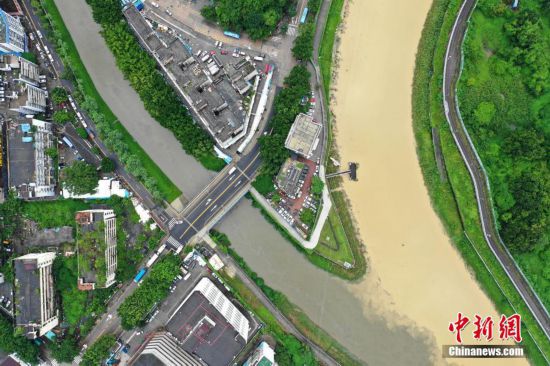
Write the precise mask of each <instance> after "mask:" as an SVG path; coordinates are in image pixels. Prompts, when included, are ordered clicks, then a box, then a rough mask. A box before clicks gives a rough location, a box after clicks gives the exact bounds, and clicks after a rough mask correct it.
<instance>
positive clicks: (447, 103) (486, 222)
mask: <svg viewBox="0 0 550 366" xmlns="http://www.w3.org/2000/svg"><path fill="white" fill-rule="evenodd" d="M476 2H477V0H465V1H464V3H463V5H462V8H461V9H460V12H459V14H458V17H457V19H456V22H455V25H454V27H453V30H452V32H451V35H450V38H449V43H448V45H447V54H446V56H445V69H444V75H443V103H444V107H445V116H446V118H447V122H448V123H449V125H450V127H451V132H452V135H453V138H454V140H455V142H456V144H457V146H458V149H459V150H460V153H461V155H462V158H463V160H464V163H465V164H466V166H467V168H468V171H469V172H470V176H471V178H472V181H473V183H474V188H475V194H476V199H477V205H478V210H479V214H480V217H481V226H482V229H483V235H484V236H485V240H486V241H487V243H488V244H489V247H490V248H491V250H492V251H493V253H494V255H495V257H496V258H497V259H498V261H499V262H500V264H501V266H502V268H503V269H504V271H505V272H506V274H507V275H508V277H509V278H510V280H511V281H512V283H513V284H514V286H515V287H516V289H517V291H518V292H519V293H520V295H521V297H522V298H523V300H524V301H525V303H526V304H527V306H528V307H529V309H530V310H531V312H532V314H533V316H534V317H535V319H536V320H537V321H538V323H539V324H540V326H541V327H542V329H543V330H544V333H545V334H546V336H547V337H548V338H550V316H549V314H548V311H547V310H546V308H545V307H544V305H543V304H542V302H541V301H540V299H539V298H538V297H537V295H536V293H535V292H534V291H533V289H532V288H531V286H530V285H529V283H528V282H527V279H526V278H525V277H524V275H523V273H522V272H521V270H520V269H519V268H518V266H517V265H516V262H515V261H514V259H513V258H512V256H511V255H510V253H509V252H508V250H507V249H506V247H505V246H504V243H503V242H502V240H501V239H500V236H499V234H498V231H497V228H496V224H495V218H494V216H493V209H492V204H491V196H490V191H489V183H488V178H487V175H486V174H485V171H484V170H483V167H482V164H481V160H480V159H479V156H478V155H477V152H476V150H475V148H474V145H473V143H472V141H471V139H470V137H469V135H468V131H467V130H466V127H465V126H464V124H463V123H462V119H461V116H460V110H459V107H458V103H457V98H456V83H457V80H458V79H459V76H460V72H461V66H462V43H463V40H464V35H465V33H466V30H467V29H468V21H469V18H470V15H471V13H472V11H473V10H474V8H475V6H476Z"/></svg>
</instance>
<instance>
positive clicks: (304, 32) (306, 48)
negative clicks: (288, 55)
mask: <svg viewBox="0 0 550 366" xmlns="http://www.w3.org/2000/svg"><path fill="white" fill-rule="evenodd" d="M314 36H315V23H309V22H308V23H305V24H302V25H301V26H300V33H299V34H298V37H296V39H295V40H294V47H292V55H293V56H294V58H295V59H297V60H301V61H307V60H309V59H310V58H311V56H312V55H313V38H314Z"/></svg>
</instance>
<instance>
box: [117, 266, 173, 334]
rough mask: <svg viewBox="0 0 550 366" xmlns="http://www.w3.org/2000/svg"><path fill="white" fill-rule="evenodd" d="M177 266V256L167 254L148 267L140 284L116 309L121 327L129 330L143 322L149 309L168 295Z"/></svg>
mask: <svg viewBox="0 0 550 366" xmlns="http://www.w3.org/2000/svg"><path fill="white" fill-rule="evenodd" d="M179 266H180V260H179V257H177V256H175V255H168V256H165V257H164V258H162V259H161V260H160V261H159V262H158V263H157V264H155V265H154V266H153V268H151V269H150V271H149V274H148V275H147V276H146V277H145V279H143V280H142V283H141V286H140V287H139V288H138V289H137V290H135V291H134V293H132V294H131V295H130V296H128V297H127V298H126V300H124V302H123V303H122V305H120V307H119V308H118V309H117V312H118V315H119V316H120V318H121V323H122V328H124V329H126V330H129V329H132V328H135V327H137V326H139V325H142V324H143V322H144V321H145V317H146V316H147V314H149V312H150V311H151V309H153V307H154V306H155V305H156V304H158V303H159V302H160V301H162V300H163V299H164V298H165V297H166V296H167V295H168V292H169V289H170V285H171V284H172V281H173V280H174V278H175V277H176V276H177V275H178V273H179V271H180V269H179Z"/></svg>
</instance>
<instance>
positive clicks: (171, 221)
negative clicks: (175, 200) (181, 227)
mask: <svg viewBox="0 0 550 366" xmlns="http://www.w3.org/2000/svg"><path fill="white" fill-rule="evenodd" d="M177 223H178V220H177V219H176V218H174V217H172V219H171V220H170V221H168V229H170V230H172V228H173V227H174V226H176V224H177Z"/></svg>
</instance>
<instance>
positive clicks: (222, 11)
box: [201, 0, 295, 40]
mask: <svg viewBox="0 0 550 366" xmlns="http://www.w3.org/2000/svg"><path fill="white" fill-rule="evenodd" d="M294 12H295V10H294V1H293V0H214V1H213V2H212V5H208V6H205V7H203V8H202V9H201V14H202V16H203V17H205V18H206V19H208V20H210V21H213V22H218V23H219V24H220V25H221V26H222V27H224V28H225V29H229V30H232V31H234V32H241V31H244V32H246V33H248V35H249V36H250V38H252V39H254V40H257V39H264V38H267V37H269V36H270V35H271V34H273V32H274V31H275V29H276V28H277V25H278V24H279V22H280V21H281V19H282V17H283V16H284V15H290V16H292V15H293V14H294Z"/></svg>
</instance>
